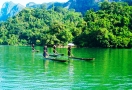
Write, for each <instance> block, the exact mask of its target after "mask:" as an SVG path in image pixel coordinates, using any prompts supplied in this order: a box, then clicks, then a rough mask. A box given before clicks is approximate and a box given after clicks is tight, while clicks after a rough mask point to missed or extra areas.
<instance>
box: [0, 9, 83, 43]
mask: <svg viewBox="0 0 132 90" xmlns="http://www.w3.org/2000/svg"><path fill="white" fill-rule="evenodd" d="M82 22H83V18H82V15H81V13H77V12H75V11H74V10H67V9H64V8H61V7H55V8H52V9H49V10H46V9H45V8H42V9H38V8H37V9H28V8H25V9H24V10H23V11H21V12H20V13H19V14H17V15H16V16H15V17H13V18H9V19H8V20H7V21H6V22H2V23H0V44H9V45H15V44H17V45H25V44H31V43H35V44H37V45H43V44H47V45H53V44H59V45H65V44H67V43H68V42H71V41H72V40H73V38H74V36H73V35H76V33H78V32H77V30H76V26H78V25H79V24H80V23H82ZM79 32H80V31H79Z"/></svg>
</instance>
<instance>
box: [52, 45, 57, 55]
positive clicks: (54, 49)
mask: <svg viewBox="0 0 132 90" xmlns="http://www.w3.org/2000/svg"><path fill="white" fill-rule="evenodd" d="M53 53H54V54H56V53H57V51H56V45H54V46H53Z"/></svg>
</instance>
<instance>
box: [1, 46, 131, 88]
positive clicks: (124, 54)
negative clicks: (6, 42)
mask: <svg viewBox="0 0 132 90" xmlns="http://www.w3.org/2000/svg"><path fill="white" fill-rule="evenodd" d="M35 48H36V49H37V50H40V52H32V50H31V47H30V46H0V89H1V90H122V89H123V90H124V89H125V90H128V89H131V88H132V71H131V69H132V67H131V65H132V49H110V48H108V49H104V48H72V53H73V55H74V56H77V57H82V58H84V57H85V58H93V57H94V58H95V60H93V61H85V60H76V59H70V61H69V62H66V63H62V62H56V61H51V60H44V58H43V56H42V53H43V52H42V51H43V48H42V47H38V46H37V47H35ZM57 51H58V52H59V53H64V54H65V56H63V57H58V58H63V59H67V49H66V48H57ZM48 52H49V53H52V49H51V48H48Z"/></svg>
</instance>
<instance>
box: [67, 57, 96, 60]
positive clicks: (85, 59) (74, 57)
mask: <svg viewBox="0 0 132 90" xmlns="http://www.w3.org/2000/svg"><path fill="white" fill-rule="evenodd" d="M69 58H72V59H79V60H94V59H95V58H79V57H69Z"/></svg>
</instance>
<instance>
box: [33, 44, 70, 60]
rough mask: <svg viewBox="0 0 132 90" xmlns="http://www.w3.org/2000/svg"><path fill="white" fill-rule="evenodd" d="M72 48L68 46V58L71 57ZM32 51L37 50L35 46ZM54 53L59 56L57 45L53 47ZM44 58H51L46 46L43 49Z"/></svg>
mask: <svg viewBox="0 0 132 90" xmlns="http://www.w3.org/2000/svg"><path fill="white" fill-rule="evenodd" d="M71 47H72V46H70V45H68V53H67V54H68V57H70V56H71ZM32 50H35V49H34V44H32ZM53 53H54V54H57V51H56V45H53ZM43 56H44V57H45V58H47V57H48V56H49V54H48V48H47V46H46V45H45V46H44V47H43Z"/></svg>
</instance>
